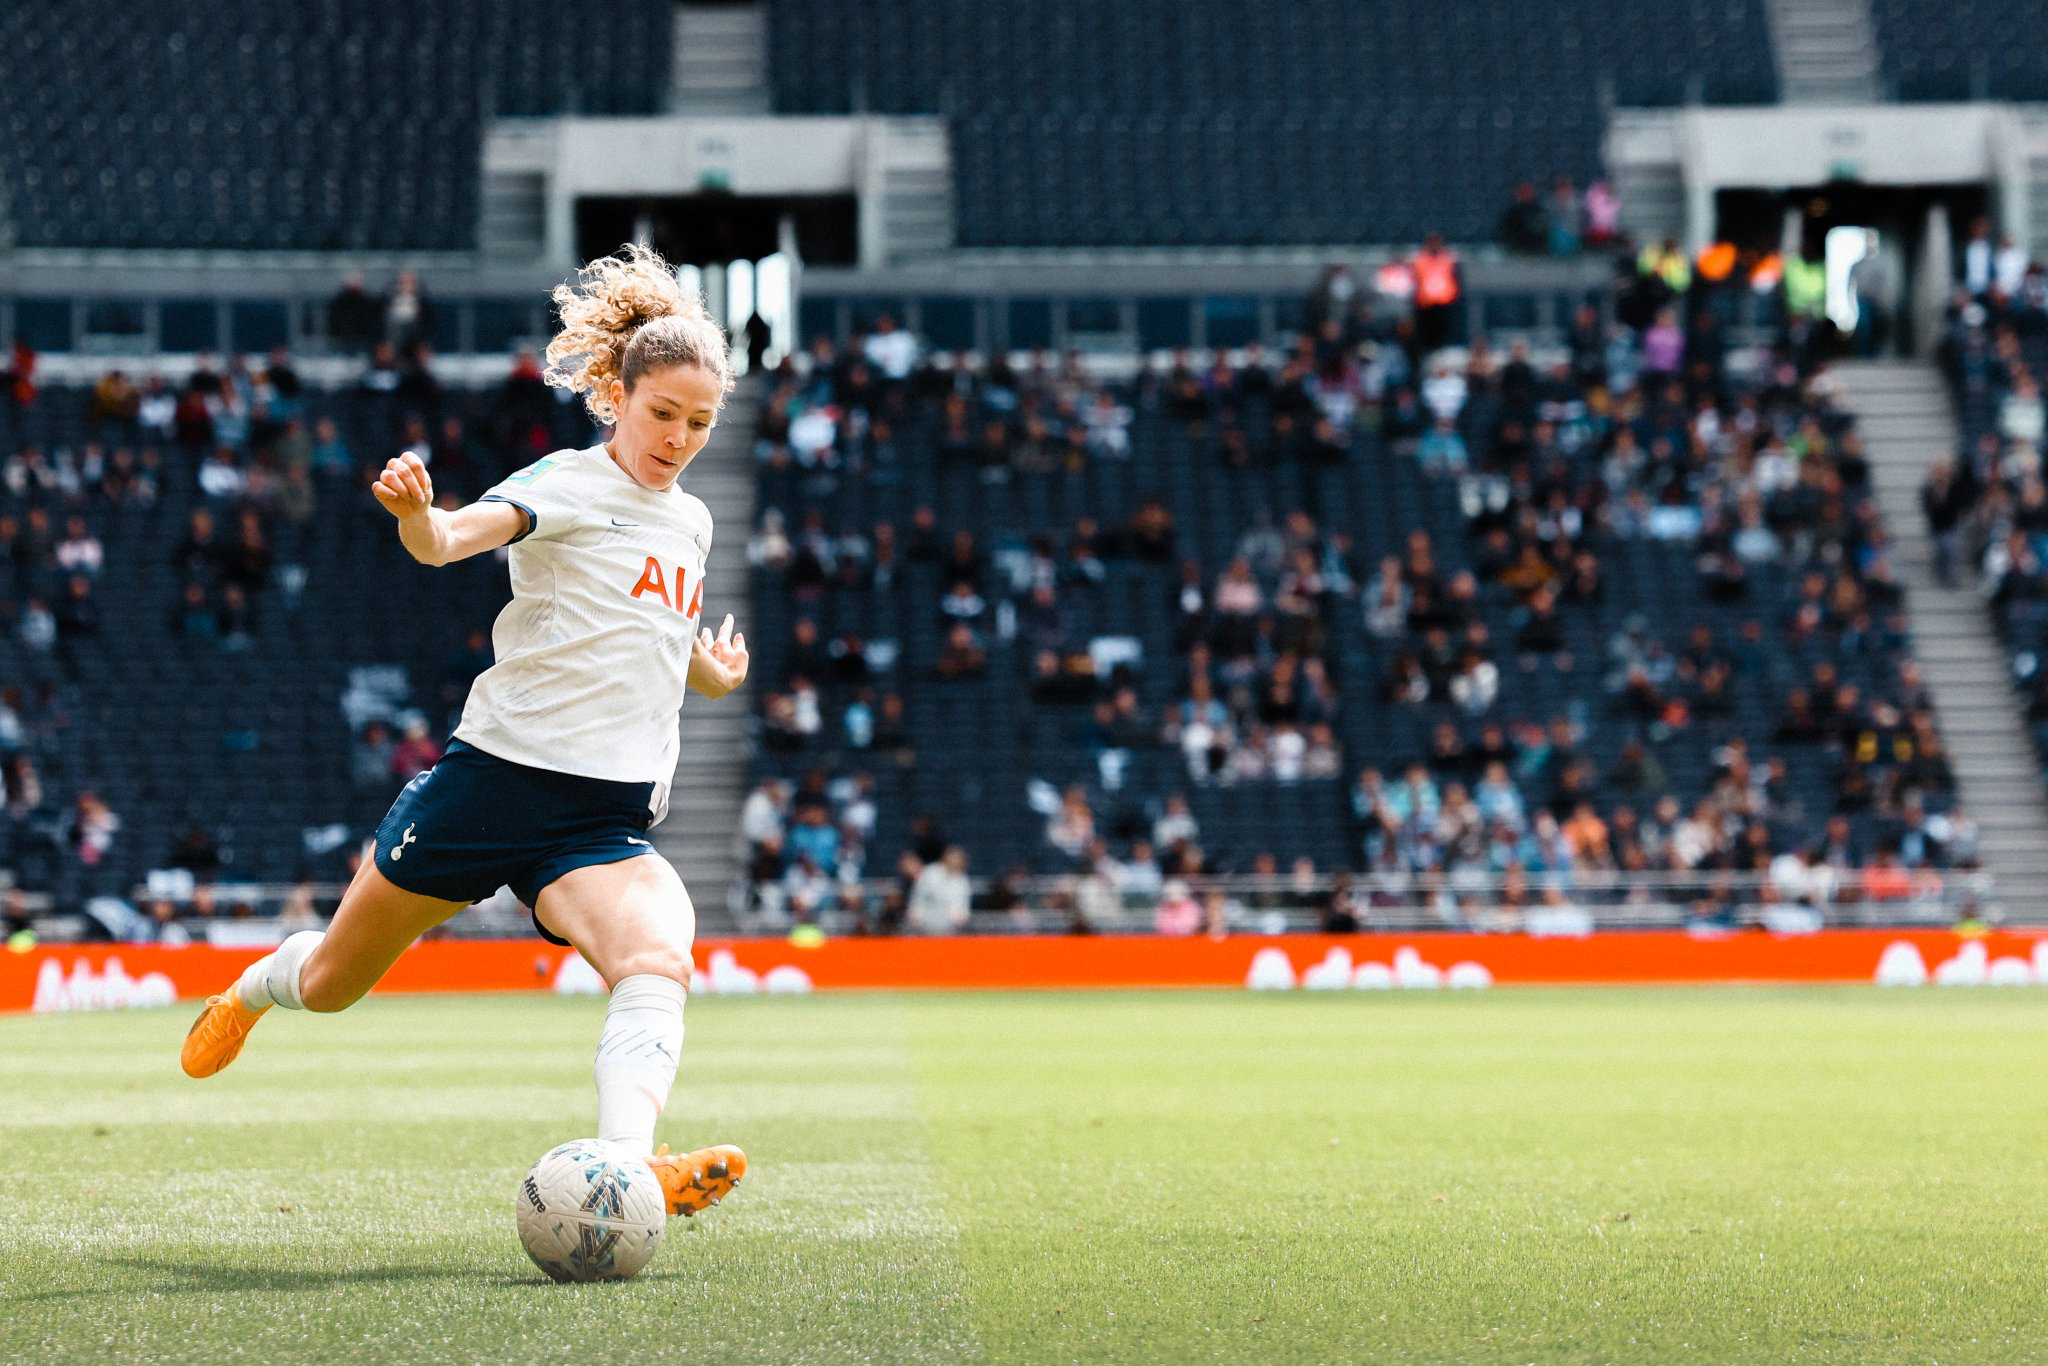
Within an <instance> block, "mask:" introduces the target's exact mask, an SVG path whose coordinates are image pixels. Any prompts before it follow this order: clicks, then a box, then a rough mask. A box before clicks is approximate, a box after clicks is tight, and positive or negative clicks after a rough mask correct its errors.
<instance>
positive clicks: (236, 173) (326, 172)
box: [0, 0, 673, 251]
mask: <svg viewBox="0 0 2048 1366" xmlns="http://www.w3.org/2000/svg"><path fill="white" fill-rule="evenodd" d="M672 10H673V6H671V5H667V4H646V3H641V0H592V3H588V4H579V5H575V6H562V5H555V4H543V3H540V2H539V0H503V2H502V3H500V2H499V0H493V3H491V4H488V5H418V4H408V3H405V0H352V2H351V3H341V0H307V3H303V4H292V5H283V6H269V7H264V6H255V7H250V6H212V5H183V4H174V5H128V4H118V3H113V2H112V0H72V2H71V3H66V4H58V5H10V6H6V7H4V8H0V203H4V205H5V211H6V213H7V215H8V217H9V218H10V220H11V222H12V226H13V237H14V242H15V244H16V245H17V246H22V247H102V248H214V249H223V248H240V249H266V248H275V249H289V250H302V251H303V250H327V251H332V250H399V249H424V250H461V251H466V250H471V249H473V248H474V247H475V245H476V222H477V185H478V155H479V150H480V148H481V146H482V142H481V139H482V131H483V127H484V125H485V123H486V122H487V121H488V120H489V119H490V118H492V117H493V116H495V115H500V114H503V115H520V114H553V113H561V112H565V111H579V112H588V113H619V114H631V113H650V112H653V111H654V110H655V109H657V108H658V107H659V105H660V101H661V98H662V95H663V93H664V90H665V87H666V82H667V78H668V57H669V46H670V44H669V36H668V34H669V27H668V26H669V22H670V17H671V13H672Z"/></svg>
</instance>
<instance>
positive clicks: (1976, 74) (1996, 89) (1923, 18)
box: [1871, 0, 2048, 100]
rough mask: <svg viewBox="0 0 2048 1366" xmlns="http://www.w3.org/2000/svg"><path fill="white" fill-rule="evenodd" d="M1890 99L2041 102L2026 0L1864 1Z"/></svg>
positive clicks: (2040, 62)
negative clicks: (1952, 1)
mask: <svg viewBox="0 0 2048 1366" xmlns="http://www.w3.org/2000/svg"><path fill="white" fill-rule="evenodd" d="M1871 19H1872V22H1873V24H1874V26H1875V29H1876V32H1877V38H1878V50H1879V54H1880V57H1881V60H1882V63H1883V71H1884V74H1885V77H1886V82H1887V84H1888V86H1889V87H1890V90H1891V94H1892V98H1894V99H1900V100H1972V99H1994V100H2040V99H2048V55H2044V54H2043V53H2042V51H2041V47H2040V44H2038V43H2036V42H2033V41H2032V40H2031V39H2032V35H2033V34H2034V33H2035V32H2036V30H2037V29H2038V27H2039V24H2040V22H2041V14H2040V9H2039V7H2038V6H2035V5H2032V4H2029V3H2027V0H1963V3H1958V4H1943V3H1938V2H1937V0H1871Z"/></svg>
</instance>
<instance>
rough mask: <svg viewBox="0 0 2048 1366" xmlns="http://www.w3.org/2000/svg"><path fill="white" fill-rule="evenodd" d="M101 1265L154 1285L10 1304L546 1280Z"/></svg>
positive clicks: (447, 1269) (32, 1296) (153, 1263)
mask: <svg viewBox="0 0 2048 1366" xmlns="http://www.w3.org/2000/svg"><path fill="white" fill-rule="evenodd" d="M98 1260H99V1264H100V1265H101V1266H103V1267H109V1268H112V1267H120V1268H125V1269H127V1270H129V1271H139V1272H144V1273H147V1274H150V1275H152V1276H153V1277H155V1278H156V1279H155V1281H154V1283H151V1284H142V1285H138V1284H136V1283H134V1282H133V1281H131V1280H128V1279H127V1278H123V1283H122V1284H119V1285H109V1286H106V1287H104V1288H99V1287H95V1288H91V1289H72V1290H45V1291H31V1292H29V1293H28V1294H25V1295H10V1296H9V1297H8V1298H9V1300H10V1301H11V1302H13V1303H16V1304H31V1303H35V1302H38V1301H50V1300H86V1299H97V1298H101V1297H105V1296H112V1295H119V1296H131V1295H134V1294H135V1293H137V1292H138V1291H141V1292H144V1293H148V1294H156V1295H192V1294H219V1293H221V1292H223V1291H233V1292H243V1293H246V1292H248V1291H252V1290H258V1291H261V1290H269V1291H277V1292H280V1293H291V1292H295V1291H307V1290H337V1289H343V1288H346V1287H349V1286H379V1285H402V1284H405V1283H408V1282H423V1281H445V1282H452V1283H466V1284H469V1285H473V1286H478V1287H483V1286H493V1287H496V1286H535V1287H541V1286H546V1285H547V1284H548V1283H549V1282H548V1278H547V1277H545V1276H543V1275H541V1274H540V1272H538V1271H535V1272H534V1273H533V1274H532V1275H530V1276H507V1275H505V1274H504V1273H503V1272H499V1271H489V1270H485V1269H483V1268H481V1267H473V1266H472V1267H465V1266H455V1265H447V1264H442V1265H415V1266H362V1267H314V1266H309V1267H277V1266H261V1265H255V1264H251V1263H247V1262H202V1261H194V1260H182V1261H181V1260H177V1259H174V1258H168V1257H133V1256H122V1257H101V1258H99V1259H98Z"/></svg>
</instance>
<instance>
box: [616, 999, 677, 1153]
mask: <svg viewBox="0 0 2048 1366" xmlns="http://www.w3.org/2000/svg"><path fill="white" fill-rule="evenodd" d="M685 995H686V993H685V992H684V990H683V984H682V983H681V982H678V981H676V980H675V979H674V978H673V977H658V976H655V975H654V974H652V973H641V974H640V975H638V976H634V977H626V978H622V979H621V980H620V982H619V984H618V985H617V986H615V987H613V988H612V1002H611V1005H610V1007H609V1008H607V1009H606V1011H605V1013H604V1033H603V1034H602V1035H601V1036H599V1038H598V1041H597V1069H596V1070H597V1136H598V1137H599V1138H600V1139H602V1140H604V1141H605V1142H607V1143H619V1144H623V1145H625V1148H626V1150H627V1151H628V1152H631V1153H651V1152H653V1151H654V1121H655V1120H656V1119H657V1118H659V1117H660V1115H661V1109H662V1107H663V1106H664V1105H667V1104H668V1093H669V1088H670V1087H672V1086H674V1085H675V1084H676V1063H677V1062H678V1061H680V1060H681V1058H682V1056H683V1001H684V998H685Z"/></svg>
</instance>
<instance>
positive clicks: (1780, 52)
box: [1769, 0, 1879, 104]
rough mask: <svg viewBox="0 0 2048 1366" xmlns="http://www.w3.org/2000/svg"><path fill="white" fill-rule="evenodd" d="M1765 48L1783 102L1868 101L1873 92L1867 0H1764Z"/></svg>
mask: <svg viewBox="0 0 2048 1366" xmlns="http://www.w3.org/2000/svg"><path fill="white" fill-rule="evenodd" d="M1769 11H1770V24H1771V50H1772V52H1773V53H1774V55H1775V56H1776V57H1777V60H1778V88H1779V90H1780V91H1781V92H1782V93H1783V97H1784V101H1785V103H1787V104H1870V103H1873V102H1875V101H1876V100H1877V99H1878V97H1879V93H1878V79H1877V35H1876V34H1875V33H1874V32H1873V31H1872V28H1871V23H1870V0H1770V5H1769Z"/></svg>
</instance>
